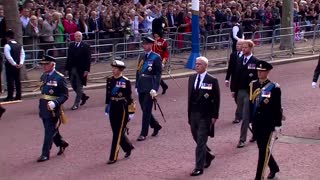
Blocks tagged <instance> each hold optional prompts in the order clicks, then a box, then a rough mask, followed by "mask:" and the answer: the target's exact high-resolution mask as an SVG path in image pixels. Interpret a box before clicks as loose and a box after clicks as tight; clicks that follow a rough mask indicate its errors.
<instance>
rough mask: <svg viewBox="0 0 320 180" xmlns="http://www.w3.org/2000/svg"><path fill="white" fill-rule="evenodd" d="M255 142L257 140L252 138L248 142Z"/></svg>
mask: <svg viewBox="0 0 320 180" xmlns="http://www.w3.org/2000/svg"><path fill="white" fill-rule="evenodd" d="M256 140H257V139H256V138H255V137H253V136H252V137H251V139H250V140H249V142H252V143H253V142H255V141H256Z"/></svg>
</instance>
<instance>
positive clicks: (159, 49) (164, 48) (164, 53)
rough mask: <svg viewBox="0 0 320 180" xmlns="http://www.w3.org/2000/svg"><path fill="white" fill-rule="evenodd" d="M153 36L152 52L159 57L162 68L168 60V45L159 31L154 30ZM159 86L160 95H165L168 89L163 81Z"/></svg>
mask: <svg viewBox="0 0 320 180" xmlns="http://www.w3.org/2000/svg"><path fill="white" fill-rule="evenodd" d="M153 36H154V39H155V42H154V44H153V46H152V51H153V52H155V53H157V54H159V55H160V56H161V59H162V67H164V66H165V64H167V62H168V59H169V51H168V43H167V41H166V40H165V39H163V38H162V32H160V31H159V32H157V31H156V30H154V32H153ZM160 86H161V87H162V94H165V93H166V92H167V89H168V88H169V87H168V85H167V84H166V83H165V82H164V80H163V79H161V81H160Z"/></svg>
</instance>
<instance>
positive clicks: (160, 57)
mask: <svg viewBox="0 0 320 180" xmlns="http://www.w3.org/2000/svg"><path fill="white" fill-rule="evenodd" d="M153 53H154V54H155V55H157V56H159V58H161V56H160V54H158V53H156V52H153Z"/></svg>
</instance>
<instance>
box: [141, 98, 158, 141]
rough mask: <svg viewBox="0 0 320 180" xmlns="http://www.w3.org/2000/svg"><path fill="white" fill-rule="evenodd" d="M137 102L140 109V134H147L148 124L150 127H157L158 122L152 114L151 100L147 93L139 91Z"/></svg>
mask: <svg viewBox="0 0 320 180" xmlns="http://www.w3.org/2000/svg"><path fill="white" fill-rule="evenodd" d="M139 103H140V106H141V110H142V129H141V133H140V135H141V136H148V131H149V125H150V127H151V128H159V126H160V125H159V122H158V121H157V120H156V119H155V118H154V117H153V115H152V107H153V100H152V98H151V96H150V94H149V93H139Z"/></svg>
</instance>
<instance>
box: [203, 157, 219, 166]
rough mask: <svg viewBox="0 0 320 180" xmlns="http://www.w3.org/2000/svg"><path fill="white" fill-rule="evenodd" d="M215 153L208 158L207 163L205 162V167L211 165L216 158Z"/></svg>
mask: <svg viewBox="0 0 320 180" xmlns="http://www.w3.org/2000/svg"><path fill="white" fill-rule="evenodd" d="M215 157H216V156H215V155H211V156H210V157H208V158H207V160H206V163H205V164H204V168H208V167H210V165H211V162H212V160H213V159H214V158H215Z"/></svg>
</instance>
